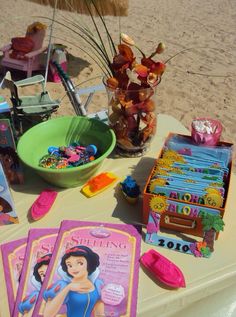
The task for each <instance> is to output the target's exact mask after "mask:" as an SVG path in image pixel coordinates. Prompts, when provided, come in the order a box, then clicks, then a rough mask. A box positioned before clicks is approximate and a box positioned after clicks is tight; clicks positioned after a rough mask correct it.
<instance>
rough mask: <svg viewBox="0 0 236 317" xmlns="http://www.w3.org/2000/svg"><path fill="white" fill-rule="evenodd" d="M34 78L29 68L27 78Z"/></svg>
mask: <svg viewBox="0 0 236 317" xmlns="http://www.w3.org/2000/svg"><path fill="white" fill-rule="evenodd" d="M31 76H32V69H31V68H28V69H27V78H28V77H31Z"/></svg>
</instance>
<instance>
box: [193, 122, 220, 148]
mask: <svg viewBox="0 0 236 317" xmlns="http://www.w3.org/2000/svg"><path fill="white" fill-rule="evenodd" d="M221 133H222V125H221V123H220V121H218V120H214V119H210V118H196V119H194V120H193V121H192V124H191V136H192V139H193V140H194V141H195V143H197V144H198V145H203V146H204V145H205V146H209V145H210V146H215V145H217V144H218V142H219V141H220V137H221Z"/></svg>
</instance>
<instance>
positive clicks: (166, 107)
mask: <svg viewBox="0 0 236 317" xmlns="http://www.w3.org/2000/svg"><path fill="white" fill-rule="evenodd" d="M0 9H1V20H0V29H1V33H0V46H4V45H5V44H7V43H9V41H10V40H11V38H12V37H16V36H23V35H24V33H25V30H26V28H27V26H28V25H29V24H30V23H32V22H34V21H41V22H43V23H46V24H47V25H49V24H50V20H48V19H45V18H47V17H49V18H51V17H52V9H51V8H50V7H46V6H41V5H38V4H35V3H31V2H28V1H26V0H8V1H5V0H0ZM235 12H236V2H235V1H234V0H224V1H223V0H208V1H205V0H149V1H147V0H145V1H143V0H129V10H128V16H127V17H122V18H121V19H120V21H119V18H118V17H106V23H107V26H108V28H109V30H110V32H111V35H112V37H113V39H114V40H115V41H116V42H118V36H119V29H120V30H121V31H122V32H124V33H127V34H129V36H131V37H132V38H133V39H134V40H135V42H136V43H137V45H138V46H140V47H141V48H142V49H143V51H144V52H145V53H146V54H147V55H148V54H150V53H151V52H152V51H153V50H154V49H155V47H156V46H157V44H158V43H159V42H160V41H162V42H164V43H165V44H166V51H165V52H164V54H163V55H161V58H162V60H163V61H165V60H167V59H169V58H170V57H171V56H173V55H175V54H176V53H178V52H180V51H182V50H183V52H182V53H180V54H178V55H177V56H176V57H175V58H173V59H172V60H171V61H170V62H169V63H168V64H167V69H166V72H165V74H164V76H163V79H162V82H161V84H160V85H159V86H158V90H157V102H158V112H160V113H166V114H170V115H172V116H174V117H175V118H176V119H178V120H179V121H181V122H182V123H183V124H184V125H185V126H186V127H188V128H189V126H190V124H191V122H192V120H193V118H195V117H211V118H216V119H219V120H220V121H221V123H222V125H223V127H224V129H223V134H222V140H224V141H229V142H233V143H235V142H236V111H235V105H236V89H235V87H236V85H235V81H236V35H235V29H236V15H235ZM39 16H40V17H39ZM43 17H44V18H43ZM56 19H57V20H58V21H61V22H63V23H64V21H66V19H68V20H70V21H74V22H76V21H84V22H85V23H87V24H89V23H91V22H90V20H89V17H88V16H84V15H80V14H77V13H69V12H66V11H59V10H58V11H57V14H56ZM119 25H120V26H119ZM53 36H54V38H53V41H54V43H63V44H65V45H66V46H67V52H68V65H69V66H68V67H69V68H68V73H69V75H70V76H71V79H72V80H73V82H74V83H75V84H76V85H80V86H81V87H85V86H88V85H91V84H94V83H96V84H98V83H99V82H100V80H101V75H102V72H101V70H100V68H99V67H98V66H97V65H96V64H95V63H94V61H93V60H92V59H91V58H89V57H88V56H87V55H86V54H85V53H84V52H82V51H81V50H80V49H79V46H80V44H81V39H80V38H79V37H78V36H77V35H76V34H74V33H73V32H71V31H68V30H66V29H65V28H64V27H62V26H60V25H58V24H56V25H55V27H54V33H53ZM48 37H49V28H48V31H47V38H46V40H45V45H47V43H48ZM0 54H1V53H0ZM137 56H138V54H137ZM24 75H25V74H24V73H21V74H16V75H15V76H21V77H20V78H24ZM13 76H14V74H13ZM98 76H99V77H98ZM97 77H98V78H97ZM47 89H48V90H49V92H50V93H51V95H52V96H53V97H55V98H59V99H62V104H61V106H60V109H59V111H58V113H57V114H56V115H64V114H74V110H73V108H72V106H71V104H70V102H69V99H68V98H67V96H66V94H65V90H64V88H63V86H62V84H60V83H53V82H49V83H48V84H47ZM0 94H2V95H4V96H6V97H9V92H8V91H7V90H6V89H5V90H0ZM105 107H106V94H105V93H101V94H98V95H97V96H96V97H95V98H94V99H93V102H92V104H91V105H90V107H89V111H90V112H93V111H98V110H99V109H103V108H105Z"/></svg>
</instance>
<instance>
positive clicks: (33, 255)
mask: <svg viewBox="0 0 236 317" xmlns="http://www.w3.org/2000/svg"><path fill="white" fill-rule="evenodd" d="M57 234H58V229H57V228H37V229H36V228H35V229H31V230H30V231H29V234H28V240H27V247H26V251H25V254H26V256H25V259H24V262H23V268H22V272H21V278H20V284H19V287H18V292H17V296H16V301H15V306H14V312H13V314H12V315H11V316H12V317H22V316H26V315H27V317H30V316H31V315H32V312H33V308H34V305H35V303H36V300H37V298H38V294H39V291H40V288H41V285H42V283H43V280H44V277H45V274H46V271H47V267H48V264H49V262H50V259H51V255H52V251H53V247H54V245H55V241H56V238H57Z"/></svg>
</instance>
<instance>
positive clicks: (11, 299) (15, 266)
mask: <svg viewBox="0 0 236 317" xmlns="http://www.w3.org/2000/svg"><path fill="white" fill-rule="evenodd" d="M26 245H27V238H22V239H19V240H15V241H11V242H8V243H4V244H2V245H1V252H2V261H3V270H4V276H5V284H6V290H7V298H8V305H9V311H10V315H12V313H13V309H14V305H15V300H16V294H17V290H18V286H19V282H20V277H21V272H22V266H23V262H24V258H25V249H26Z"/></svg>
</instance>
